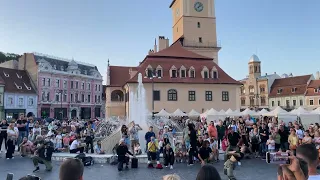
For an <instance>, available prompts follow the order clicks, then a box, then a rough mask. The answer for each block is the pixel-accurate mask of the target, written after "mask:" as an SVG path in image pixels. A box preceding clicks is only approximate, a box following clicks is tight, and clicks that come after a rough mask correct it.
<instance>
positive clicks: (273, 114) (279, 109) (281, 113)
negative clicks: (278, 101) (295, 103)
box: [264, 106, 290, 116]
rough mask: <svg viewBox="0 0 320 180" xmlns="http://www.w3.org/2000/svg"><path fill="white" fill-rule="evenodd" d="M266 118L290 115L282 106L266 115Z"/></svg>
mask: <svg viewBox="0 0 320 180" xmlns="http://www.w3.org/2000/svg"><path fill="white" fill-rule="evenodd" d="M264 115H265V116H279V115H290V113H288V112H287V111H286V110H283V109H282V108H281V107H280V106H277V107H276V108H275V109H274V110H273V111H271V112H269V113H266V114H264Z"/></svg>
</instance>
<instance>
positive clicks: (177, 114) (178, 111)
mask: <svg viewBox="0 0 320 180" xmlns="http://www.w3.org/2000/svg"><path fill="white" fill-rule="evenodd" d="M171 116H175V117H182V116H187V114H186V113H184V112H183V111H181V109H177V110H176V111H175V112H173V113H172V114H171Z"/></svg>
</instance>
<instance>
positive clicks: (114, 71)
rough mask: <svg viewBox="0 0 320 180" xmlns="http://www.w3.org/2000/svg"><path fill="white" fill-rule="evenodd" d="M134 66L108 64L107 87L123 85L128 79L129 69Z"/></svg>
mask: <svg viewBox="0 0 320 180" xmlns="http://www.w3.org/2000/svg"><path fill="white" fill-rule="evenodd" d="M131 68H132V69H133V70H134V69H136V67H127V66H110V85H108V86H109V87H110V86H111V87H112V86H113V87H117V86H123V85H124V84H125V83H126V82H127V80H128V79H130V74H129V69H131Z"/></svg>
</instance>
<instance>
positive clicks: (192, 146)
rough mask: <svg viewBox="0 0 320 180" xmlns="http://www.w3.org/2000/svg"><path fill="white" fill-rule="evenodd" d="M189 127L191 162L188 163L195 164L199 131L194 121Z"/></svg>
mask: <svg viewBox="0 0 320 180" xmlns="http://www.w3.org/2000/svg"><path fill="white" fill-rule="evenodd" d="M188 128H189V133H188V135H189V138H190V147H189V163H188V165H193V158H194V157H195V156H197V155H198V149H197V132H196V130H195V129H194V125H193V124H192V123H189V124H188Z"/></svg>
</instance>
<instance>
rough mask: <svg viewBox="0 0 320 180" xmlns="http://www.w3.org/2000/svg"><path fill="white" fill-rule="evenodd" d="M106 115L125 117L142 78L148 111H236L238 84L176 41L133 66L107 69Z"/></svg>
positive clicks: (215, 66) (206, 59)
mask: <svg viewBox="0 0 320 180" xmlns="http://www.w3.org/2000/svg"><path fill="white" fill-rule="evenodd" d="M107 72H108V74H107V89H106V114H107V116H108V117H110V116H128V115H129V110H130V103H129V101H130V99H129V94H130V92H133V91H135V90H136V88H137V85H138V84H137V78H138V74H139V73H141V74H142V76H143V83H144V88H145V90H146V97H147V98H146V101H147V107H148V110H149V111H150V112H154V113H155V112H159V111H160V110H161V109H166V110H167V111H168V112H173V111H175V110H176V109H177V108H180V109H181V110H183V111H185V112H188V111H190V110H192V109H194V110H196V111H198V112H203V111H205V110H206V109H208V108H214V109H216V110H221V109H224V110H227V109H228V108H231V109H233V110H235V109H239V108H240V102H239V98H238V97H239V93H240V91H239V87H240V85H241V83H240V82H238V81H236V80H234V79H233V78H231V77H230V76H229V75H228V74H226V73H225V72H224V71H223V70H222V69H221V68H220V67H219V66H218V65H217V64H215V63H214V61H213V59H212V58H211V59H210V58H207V57H205V56H201V55H198V54H196V53H194V52H191V51H188V50H186V49H185V48H184V47H183V46H182V45H181V42H180V41H179V40H178V41H177V42H175V43H174V44H173V45H171V46H170V47H169V48H167V49H164V50H162V51H160V52H157V53H153V54H149V55H147V56H146V58H145V59H144V60H143V61H142V62H141V63H140V65H139V66H137V67H120V66H110V65H109V66H108V71H107Z"/></svg>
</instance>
